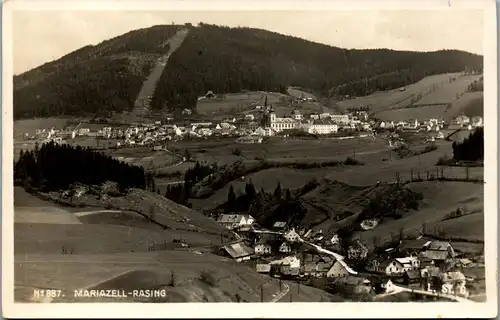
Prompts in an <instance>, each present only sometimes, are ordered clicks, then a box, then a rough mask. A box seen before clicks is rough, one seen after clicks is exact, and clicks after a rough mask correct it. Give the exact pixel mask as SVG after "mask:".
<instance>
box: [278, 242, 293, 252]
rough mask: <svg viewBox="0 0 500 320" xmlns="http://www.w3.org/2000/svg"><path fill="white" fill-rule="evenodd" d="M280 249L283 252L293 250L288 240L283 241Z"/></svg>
mask: <svg viewBox="0 0 500 320" xmlns="http://www.w3.org/2000/svg"><path fill="white" fill-rule="evenodd" d="M279 251H280V252H282V253H288V252H290V251H292V247H291V246H290V245H289V244H288V242H283V243H282V244H281V246H280V248H279Z"/></svg>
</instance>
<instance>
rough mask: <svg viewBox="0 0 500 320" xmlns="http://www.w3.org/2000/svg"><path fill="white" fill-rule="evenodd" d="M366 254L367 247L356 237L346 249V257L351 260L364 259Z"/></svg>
mask: <svg viewBox="0 0 500 320" xmlns="http://www.w3.org/2000/svg"><path fill="white" fill-rule="evenodd" d="M367 255H368V249H367V248H366V246H365V245H363V244H362V243H361V242H360V241H359V239H356V240H355V241H354V243H353V244H352V245H351V246H350V247H349V249H348V251H347V256H348V258H349V259H352V260H355V259H364V258H366V256H367Z"/></svg>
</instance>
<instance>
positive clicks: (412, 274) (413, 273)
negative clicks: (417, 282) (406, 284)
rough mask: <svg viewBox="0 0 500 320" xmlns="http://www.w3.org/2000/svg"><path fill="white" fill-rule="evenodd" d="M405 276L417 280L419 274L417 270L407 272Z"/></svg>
mask: <svg viewBox="0 0 500 320" xmlns="http://www.w3.org/2000/svg"><path fill="white" fill-rule="evenodd" d="M406 275H407V276H408V278H410V279H418V278H420V272H419V271H418V270H407V271H406Z"/></svg>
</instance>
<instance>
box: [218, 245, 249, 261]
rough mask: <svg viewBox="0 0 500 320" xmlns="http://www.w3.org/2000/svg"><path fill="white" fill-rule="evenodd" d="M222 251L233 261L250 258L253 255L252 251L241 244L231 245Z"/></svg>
mask: <svg viewBox="0 0 500 320" xmlns="http://www.w3.org/2000/svg"><path fill="white" fill-rule="evenodd" d="M224 249H225V250H226V251H227V253H229V255H230V256H231V257H233V258H234V259H237V258H242V257H247V256H250V255H252V254H253V253H254V251H253V249H252V248H250V247H249V246H247V245H246V244H244V243H243V242H237V243H232V244H228V245H226V246H224Z"/></svg>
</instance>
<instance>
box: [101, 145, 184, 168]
mask: <svg viewBox="0 0 500 320" xmlns="http://www.w3.org/2000/svg"><path fill="white" fill-rule="evenodd" d="M110 155H111V156H112V157H113V158H115V159H117V160H120V161H123V162H127V163H129V164H133V165H137V166H141V167H144V168H145V169H151V170H154V169H161V168H165V167H169V166H172V165H174V164H176V163H178V162H179V161H181V160H182V159H180V157H179V156H176V155H174V154H172V153H171V152H168V151H154V150H153V148H152V147H136V148H123V149H118V150H114V151H112V152H111V153H110Z"/></svg>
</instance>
